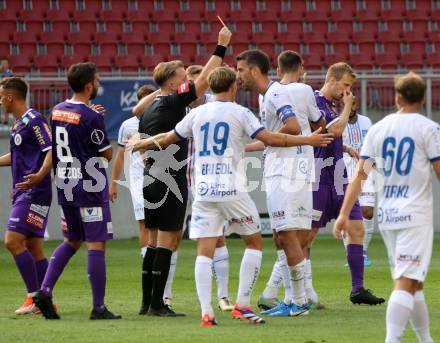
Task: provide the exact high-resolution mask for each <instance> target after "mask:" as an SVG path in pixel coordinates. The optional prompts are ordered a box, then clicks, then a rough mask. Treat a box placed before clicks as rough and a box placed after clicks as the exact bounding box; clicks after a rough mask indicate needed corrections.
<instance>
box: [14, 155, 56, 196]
mask: <svg viewBox="0 0 440 343" xmlns="http://www.w3.org/2000/svg"><path fill="white" fill-rule="evenodd" d="M51 169H52V150H49V151H48V152H47V153H46V156H45V157H44V161H43V164H42V165H41V168H40V170H39V171H38V172H37V173H34V174H29V175H26V176H25V177H24V181H23V182H20V183H17V184H16V185H15V187H16V188H17V189H22V190H27V189H31V188H32V187H34V186H35V185H37V184H39V183H40V182H41V181H42V180H43V179H44V177H45V176H46V175H47V174H48V173H50V171H51Z"/></svg>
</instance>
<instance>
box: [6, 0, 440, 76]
mask: <svg viewBox="0 0 440 343" xmlns="http://www.w3.org/2000/svg"><path fill="white" fill-rule="evenodd" d="M4 3H5V4H6V6H5V8H4V9H0V18H1V21H2V30H1V32H0V52H1V54H2V55H8V54H9V51H10V45H9V44H10V43H12V44H17V45H18V46H19V56H14V60H13V61H12V65H13V67H14V69H15V70H17V68H18V69H19V70H21V71H24V72H27V71H30V69H31V67H32V65H31V64H29V63H24V62H23V61H28V62H29V61H30V60H32V61H33V63H34V65H33V67H34V68H36V69H40V71H43V69H44V71H48V72H56V71H57V69H58V67H59V66H58V64H61V65H62V66H64V68H66V67H68V66H67V65H65V63H68V61H76V60H84V59H88V58H89V56H90V55H91V51H92V49H91V44H92V42H95V43H96V44H97V45H98V46H100V47H101V48H100V54H98V55H95V56H94V57H93V58H92V57H90V58H91V59H93V60H94V61H96V63H97V64H98V66H99V67H100V69H101V67H102V68H103V70H104V69H105V70H111V69H112V68H115V69H119V70H122V71H126V70H132V71H136V70H138V69H139V68H141V69H142V68H145V69H151V68H152V67H154V63H152V62H151V61H156V60H157V59H158V56H159V57H161V58H162V57H163V58H166V59H171V58H174V57H179V58H181V59H182V60H184V61H189V62H192V61H196V60H197V61H199V60H200V59H202V57H200V56H197V53H196V46H197V43H198V42H203V43H205V44H215V42H216V40H217V31H218V29H219V28H220V24H219V22H218V20H217V15H220V16H222V18H223V19H224V20H225V21H227V22H228V23H229V22H230V23H234V27H235V32H234V36H233V40H232V44H233V45H234V48H233V51H234V54H236V53H238V52H239V51H240V49H241V48H247V47H248V45H249V44H250V43H252V44H254V45H256V46H259V47H264V50H265V51H266V52H267V53H268V54H269V55H270V58H271V60H272V61H275V60H276V53H275V48H274V44H275V42H277V44H279V45H280V46H283V47H284V48H292V47H294V48H296V49H298V48H299V44H300V43H303V44H306V45H308V47H309V54H308V56H305V60H306V61H310V62H311V64H310V65H307V68H308V69H318V70H319V69H321V68H323V67H325V66H327V65H328V64H329V63H330V62H331V61H333V60H336V59H338V58H348V60H349V62H351V63H352V64H353V65H355V66H356V67H357V68H361V67H362V68H365V69H371V67H372V66H371V65H370V67H369V66H368V63H367V61H368V60H369V61H370V62H371V61H376V63H377V66H378V67H380V68H385V67H386V68H388V67H390V68H391V67H392V61H394V62H395V61H400V63H401V66H402V67H408V68H415V67H417V68H419V67H420V68H423V67H424V66H426V65H427V66H431V67H435V66H438V64H439V63H438V62H437V61H436V57H437V56H438V52H437V54H435V53H432V54H429V55H426V52H425V47H424V44H423V43H424V42H426V41H430V42H438V41H439V38H440V37H439V32H438V31H436V30H434V31H429V30H428V20H429V18H431V20H433V21H437V22H438V21H440V10H438V9H436V8H432V4H431V1H417V2H416V7H415V8H406V3H405V1H390V8H388V9H382V2H381V1H380V0H371V1H365V2H364V3H365V6H366V8H358V6H357V5H356V2H355V1H344V2H343V4H341V8H340V9H338V8H335V9H332V6H331V2H330V1H324V0H322V1H321V0H316V1H314V3H315V5H316V6H314V8H313V6H310V4H309V3H307V2H306V1H299V0H292V1H290V10H286V8H285V7H284V6H282V3H281V2H280V1H268V0H266V1H265V9H264V8H259V6H257V1H256V0H240V1H235V2H234V3H239V4H240V5H239V8H235V7H234V8H233V6H232V5H231V4H232V2H231V1H225V0H215V1H213V3H214V6H215V8H214V9H213V10H210V11H208V10H207V2H205V1H204V0H189V1H188V4H189V9H188V10H185V9H184V8H182V7H181V4H180V1H162V2H161V1H157V2H155V1H141V0H138V1H133V3H134V4H135V5H136V7H135V8H132V7H130V6H129V3H128V2H127V1H122V0H111V1H106V3H110V4H111V5H110V6H111V8H110V9H107V8H104V7H105V6H103V2H102V1H100V0H96V1H85V2H84V4H85V9H84V10H78V9H77V3H76V2H75V1H73V0H72V1H59V2H58V3H59V9H51V8H50V6H49V3H50V2H49V1H48V0H38V1H37V0H33V1H32V6H33V7H32V10H25V9H24V8H23V6H24V2H23V1H18V0H5V1H4ZM160 3H162V6H160ZM310 3H313V2H310ZM155 4H156V5H155ZM176 20H179V22H181V23H182V24H183V27H184V30H183V32H176V26H177V25H176ZM202 20H203V21H206V22H207V23H209V24H210V28H211V30H210V31H209V32H202V25H201V21H202ZM354 20H356V21H357V22H358V23H359V24H356V25H358V27H357V28H356V29H355V28H354V24H353V21H354ZM379 20H382V21H383V22H384V23H386V26H387V30H385V31H382V32H379V29H378V21H379ZM404 20H407V21H409V22H411V23H412V24H411V25H410V26H411V27H409V28H408V27H407V28H404V25H403V21H404ZM305 21H306V22H307V23H308V24H307V25H309V28H308V29H306V28H307V25H305V24H304V22H305ZM329 21H331V22H332V23H334V26H335V27H334V28H333V29H332V30H330V26H331V25H330V24H329ZM17 22H22V23H24V25H21V24H18V23H17ZM44 22H46V24H47V23H51V27H52V31H51V32H45V31H44V27H45V26H44V24H43V23H44ZM123 23H124V24H123ZM154 23H156V24H157V25H156V27H155V24H154ZM257 23H259V24H261V27H262V30H261V31H258V30H257V32H253V30H252V29H253V26H255V25H256V24H257ZM279 23H285V24H286V25H287V31H285V30H281V31H279V27H280V25H279ZM127 25H129V27H130V28H129V29H126V32H124V27H126V26H127ZM438 25H439V24H438ZM439 26H440V25H439ZM130 29H131V31H130ZM17 30H18V31H17ZM71 30H72V31H73V32H72V31H71ZM19 31H22V32H19ZM76 31H78V32H76ZM65 41H67V42H69V43H71V44H72V45H73V47H74V56H70V57H65V56H63V54H64V49H63V44H64V42H65ZM173 41H174V42H176V43H177V44H179V45H180V48H181V50H180V54H179V55H178V56H171V51H170V42H173ZM401 41H404V42H407V43H408V44H409V45H410V47H411V56H404V58H400V57H401V54H400V51H399V43H400V42H401ZM36 42H40V43H42V44H45V45H47V49H48V54H54V53H57V54H60V53H61V55H57V56H58V57H59V59H58V60H57V63H55V64H54V65H53V66H52V67H51V65H50V63H49V62H48V61H53V60H49V59H46V60H45V59H44V58H36V59H32V58H33V56H34V55H36V45H35V44H36ZM120 42H123V43H124V44H125V45H126V46H127V51H128V52H129V53H128V56H130V57H128V56H118V53H117V46H118V43H120ZM145 42H147V43H148V44H152V46H153V47H154V56H146V55H145V48H144V45H145ZM376 42H379V43H382V44H383V45H384V50H385V54H384V56H382V55H377V54H376V50H375V43H376ZM271 43H272V45H273V46H272V47H271V46H269V44H271ZM325 43H329V44H332V45H333V47H334V53H329V54H327V55H325V54H324V51H323V46H324V44H325ZM350 43H353V44H357V45H358V46H359V50H360V51H359V53H357V52H356V51H354V52H352V54H349V51H348V50H349V49H348V48H349V44H350ZM240 47H241V48H240ZM207 51H208V52H210V51H211V50H209V49H207ZM98 52H99V51H98ZM187 53H188V56H185V54H187ZM315 54H320V55H319V56H313V57H312V55H315ZM305 55H307V54H305ZM385 55H386V56H385ZM360 56H366V57H362V58H360ZM64 57H65V58H64ZM228 58H229V59H230V60H232V61H233V58H230V57H228ZM15 60H17V63H16V62H15ZM15 65H17V68H15ZM26 65H27V69H26ZM394 67H396V66H395V65H394Z"/></svg>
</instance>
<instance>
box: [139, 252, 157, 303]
mask: <svg viewBox="0 0 440 343" xmlns="http://www.w3.org/2000/svg"><path fill="white" fill-rule="evenodd" d="M156 250H157V249H156V248H155V247H152V246H148V247H147V251H146V253H145V256H144V261H143V262H142V307H143V308H144V309H145V310H146V311H148V308H149V307H150V304H151V291H152V288H153V273H152V271H153V263H154V259H155V257H156Z"/></svg>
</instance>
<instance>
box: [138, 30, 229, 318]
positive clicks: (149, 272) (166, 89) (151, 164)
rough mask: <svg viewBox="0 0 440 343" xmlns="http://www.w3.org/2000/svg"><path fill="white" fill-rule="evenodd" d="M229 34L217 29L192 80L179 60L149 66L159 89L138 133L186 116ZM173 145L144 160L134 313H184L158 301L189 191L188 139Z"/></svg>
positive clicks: (171, 125)
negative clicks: (143, 233) (144, 238)
mask: <svg viewBox="0 0 440 343" xmlns="http://www.w3.org/2000/svg"><path fill="white" fill-rule="evenodd" d="M231 35H232V34H231V32H230V31H229V30H228V29H227V28H226V27H223V28H222V29H221V30H220V32H219V35H218V45H217V47H216V48H215V51H214V53H213V55H212V56H211V58H210V59H209V61H208V63H207V64H206V65H205V67H204V68H203V70H202V72H201V74H200V76H199V77H198V78H197V80H196V81H195V82H194V84H192V83H188V82H187V78H186V73H185V69H184V65H183V64H182V62H181V61H170V62H162V63H159V64H158V65H157V66H156V68H154V72H153V79H154V81H155V82H156V83H157V84H158V85H159V87H160V90H159V94H158V95H157V96H156V98H155V99H154V100H153V102H152V103H151V105H150V106H149V107H147V108H146V109H145V111H144V113H143V114H142V116H141V118H140V122H139V133H140V134H147V135H149V136H154V135H156V134H159V133H165V132H168V131H170V130H172V129H174V127H175V126H176V124H177V123H178V122H180V121H181V120H182V119H183V117H184V116H185V114H186V107H187V106H188V105H189V104H190V103H191V102H193V101H194V100H196V99H197V98H198V97H200V96H201V95H202V94H204V93H205V91H206V90H207V88H208V81H207V79H208V74H209V73H210V72H211V71H212V70H213V69H215V68H216V67H220V66H221V64H222V61H223V57H224V56H225V53H226V48H227V46H228V44H229V41H230V39H231ZM178 147H179V149H178V150H177V152H175V154H174V156H172V155H170V156H169V153H168V151H167V152H164V151H161V152H158V154H157V155H156V156H159V158H157V159H154V152H153V154H152V155H153V156H152V157H150V158H148V159H146V160H145V172H144V175H145V176H146V178H148V179H149V180H151V181H152V182H151V183H150V184H148V185H146V186H145V188H144V199H145V201H146V208H145V228H146V229H148V230H149V235H148V236H149V237H148V247H147V252H146V254H145V257H144V261H143V264H142V304H141V309H140V312H139V314H149V315H154V316H163V317H177V316H184V314H182V313H176V312H174V311H173V310H172V309H171V308H169V307H168V306H167V305H165V304H164V302H163V293H164V289H165V285H166V282H167V278H168V273H169V270H170V262H171V255H172V253H173V251H175V250H177V246H178V244H179V241H180V236H181V234H182V232H181V231H182V227H183V221H184V216H185V209H186V201H187V194H188V189H187V180H186V163H185V162H182V161H185V160H186V158H187V154H188V152H187V143H186V142H181V143H178ZM173 158H174V159H175V161H174V163H175V164H180V166H179V167H181V168H180V169H179V167H175V166H174V167H175V168H176V169H178V170H173V169H172V168H173V166H172V165H170V160H172V159H173ZM179 162H180V163H179ZM166 174H167V175H166ZM167 177H168V179H170V178H171V180H169V181H171V182H164V180H165V181H166V178H167ZM153 180H154V181H153ZM160 180H162V181H160ZM173 183H174V187H173ZM176 184H177V187H176ZM177 188H178V191H177ZM179 192H180V195H179V194H178V193H179ZM179 198H180V199H179ZM147 205H149V206H147ZM159 205H160V206H159Z"/></svg>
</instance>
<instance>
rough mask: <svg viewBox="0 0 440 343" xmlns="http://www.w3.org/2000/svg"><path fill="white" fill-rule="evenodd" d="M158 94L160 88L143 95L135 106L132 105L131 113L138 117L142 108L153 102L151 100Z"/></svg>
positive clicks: (142, 110)
mask: <svg viewBox="0 0 440 343" xmlns="http://www.w3.org/2000/svg"><path fill="white" fill-rule="evenodd" d="M159 94H160V89H158V90H156V91H154V92H153V93H151V94H148V95H147V96H145V97H143V98H142V99H141V100H139V102H138V103H137V105H136V106H135V107H133V110H132V111H131V112H132V113H133V115H135V116H136V117H139V116H140V115H142V113H144V110H145V109H146V108H147V107H148V106H149V105H150V104H151V103H152V102H153V100H154V99H155V98H156V96H158V95H159Z"/></svg>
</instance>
